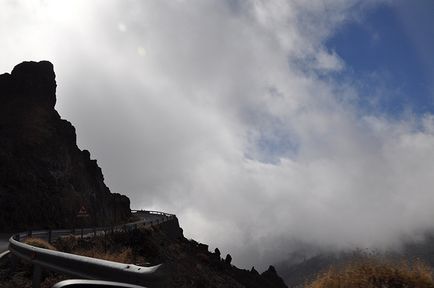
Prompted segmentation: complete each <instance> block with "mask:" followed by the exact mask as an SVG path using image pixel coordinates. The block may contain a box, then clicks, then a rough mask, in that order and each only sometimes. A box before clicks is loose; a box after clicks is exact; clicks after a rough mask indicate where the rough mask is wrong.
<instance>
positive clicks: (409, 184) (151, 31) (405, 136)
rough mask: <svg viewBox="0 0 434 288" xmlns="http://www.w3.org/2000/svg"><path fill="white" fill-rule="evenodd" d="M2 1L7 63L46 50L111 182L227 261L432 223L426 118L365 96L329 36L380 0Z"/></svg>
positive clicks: (391, 235)
mask: <svg viewBox="0 0 434 288" xmlns="http://www.w3.org/2000/svg"><path fill="white" fill-rule="evenodd" d="M0 3H1V4H0V5H1V9H0V11H1V12H0V19H1V20H0V35H1V38H2V39H3V41H4V43H3V44H2V46H3V47H2V49H3V53H2V56H0V57H1V61H0V62H1V63H2V65H1V68H2V71H10V70H11V69H12V67H13V66H14V65H15V64H16V63H18V62H20V61H23V60H29V59H32V60H39V59H48V60H51V61H52V62H53V63H54V65H55V69H56V73H57V81H58V103H57V109H58V110H59V112H60V114H61V115H62V116H63V117H64V118H66V119H68V120H70V121H71V122H72V123H73V124H74V125H75V126H76V128H77V134H78V141H79V144H80V146H81V147H82V148H86V149H89V150H90V151H91V153H92V157H94V158H96V159H98V161H99V164H100V165H101V166H102V168H103V171H104V174H105V178H106V182H107V184H108V185H109V187H111V190H112V191H114V192H120V193H125V194H127V195H128V196H129V197H130V198H131V200H132V206H133V207H134V208H154V209H160V210H165V211H168V212H174V213H176V214H177V215H178V217H179V219H180V222H181V225H182V226H183V228H184V230H185V234H187V236H188V237H191V238H195V239H196V240H199V241H202V242H205V243H209V244H210V246H211V247H219V248H220V250H221V251H222V252H223V253H230V254H231V255H232V256H233V258H234V262H235V263H236V264H239V265H242V266H246V267H247V266H249V265H255V266H256V267H261V268H263V267H265V266H266V265H268V264H270V263H273V262H276V261H280V260H283V259H284V258H285V257H287V255H288V254H290V253H291V252H293V250H294V249H296V248H297V247H298V245H299V244H300V243H302V244H303V245H309V246H312V247H321V248H327V249H343V248H351V247H356V246H358V247H362V248H364V247H368V248H373V247H375V248H384V247H394V246H397V245H399V243H400V240H402V239H407V238H411V239H418V237H421V235H422V233H423V232H424V231H426V230H427V229H432V228H433V226H434V225H433V222H432V219H433V218H434V207H433V206H434V201H433V200H434V194H433V193H432V188H431V187H433V184H434V178H433V177H432V171H433V168H434V118H433V116H432V115H413V114H411V113H408V114H405V115H402V116H401V117H399V119H397V118H396V117H394V118H393V119H390V118H388V117H387V115H381V114H378V113H376V112H375V111H374V110H373V111H366V109H364V110H362V109H360V108H359V107H358V105H357V103H358V101H359V100H360V99H361V98H363V97H369V95H362V94H360V92H359V91H358V89H357V85H355V84H354V83H353V82H351V81H350V80H346V81H345V82H343V81H338V80H336V79H337V78H336V77H334V75H336V73H345V69H346V66H345V65H346V64H345V63H344V61H343V60H342V59H340V58H339V55H337V54H336V53H335V52H334V51H328V50H327V48H326V47H325V45H324V42H325V41H326V40H327V38H328V37H330V36H331V35H333V33H336V31H337V30H338V29H339V28H340V27H342V26H343V25H345V24H346V23H348V22H350V21H362V19H363V15H364V13H366V11H368V10H369V9H373V7H375V6H376V5H379V4H378V3H377V2H375V1H341V0H333V1H298V0H293V1H281V0H276V1H259V0H257V1H255V0H252V1H247V0H246V1H243V0H239V1H236V0H234V1H229V0H228V1H220V0H215V1H212V0H210V1H201V0H197V1H195V0H191V1H188V0H184V1H182V0H179V1H96V0H95V1H58V0H56V1H34V2H32V3H33V4H30V3H29V2H28V1H2V2H0ZM366 85H369V83H366Z"/></svg>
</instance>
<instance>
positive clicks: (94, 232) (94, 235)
mask: <svg viewBox="0 0 434 288" xmlns="http://www.w3.org/2000/svg"><path fill="white" fill-rule="evenodd" d="M93 237H96V227H93Z"/></svg>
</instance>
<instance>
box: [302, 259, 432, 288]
mask: <svg viewBox="0 0 434 288" xmlns="http://www.w3.org/2000/svg"><path fill="white" fill-rule="evenodd" d="M344 287H345V288H362V287H363V288H412V287H414V288H425V287H426V288H428V287H430V288H431V287H434V279H433V271H432V268H431V267H430V266H428V265H426V264H425V263H423V262H421V261H419V260H416V261H413V262H412V263H409V262H408V261H391V260H384V259H378V258H375V257H366V258H362V259H358V260H355V261H353V262H351V263H348V264H346V265H344V266H343V267H330V268H329V269H328V270H327V271H325V272H324V273H321V274H319V275H318V276H317V278H316V279H315V280H313V281H312V282H311V283H308V284H306V285H305V288H344Z"/></svg>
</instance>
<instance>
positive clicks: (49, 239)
mask: <svg viewBox="0 0 434 288" xmlns="http://www.w3.org/2000/svg"><path fill="white" fill-rule="evenodd" d="M48 243H50V244H51V229H50V230H48Z"/></svg>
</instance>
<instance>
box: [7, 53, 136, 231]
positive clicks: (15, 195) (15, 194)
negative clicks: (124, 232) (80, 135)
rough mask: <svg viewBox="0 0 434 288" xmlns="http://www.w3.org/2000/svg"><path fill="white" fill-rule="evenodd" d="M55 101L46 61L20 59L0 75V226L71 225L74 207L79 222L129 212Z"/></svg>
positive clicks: (106, 220) (104, 221)
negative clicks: (83, 211)
mask: <svg viewBox="0 0 434 288" xmlns="http://www.w3.org/2000/svg"><path fill="white" fill-rule="evenodd" d="M55 104H56V81H55V74H54V71H53V65H52V64H51V63H50V62H47V61H41V62H23V63H21V64H19V65H17V66H16V67H15V68H14V69H13V71H12V73H11V74H8V73H5V74H2V75H0V231H12V230H19V229H27V228H43V227H71V226H74V225H76V224H77V223H76V221H77V219H76V214H77V212H78V211H79V210H80V207H81V206H84V207H85V208H86V210H87V212H88V213H89V217H88V218H87V220H86V222H87V223H85V224H86V225H109V224H111V223H114V222H119V221H123V220H125V219H127V218H128V217H129V216H130V207H129V205H130V202H129V199H128V198H127V197H126V196H123V195H120V194H113V193H110V190H109V189H108V188H107V186H106V185H105V184H104V177H103V174H102V172H101V169H100V168H99V167H98V165H97V163H96V160H91V159H90V153H89V152H88V151H86V150H83V151H82V150H80V149H79V148H78V147H77V144H76V134H75V129H74V127H73V126H72V125H71V123H70V122H68V121H66V120H63V119H61V118H60V116H59V114H58V113H57V111H56V110H55V109H54V106H55Z"/></svg>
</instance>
